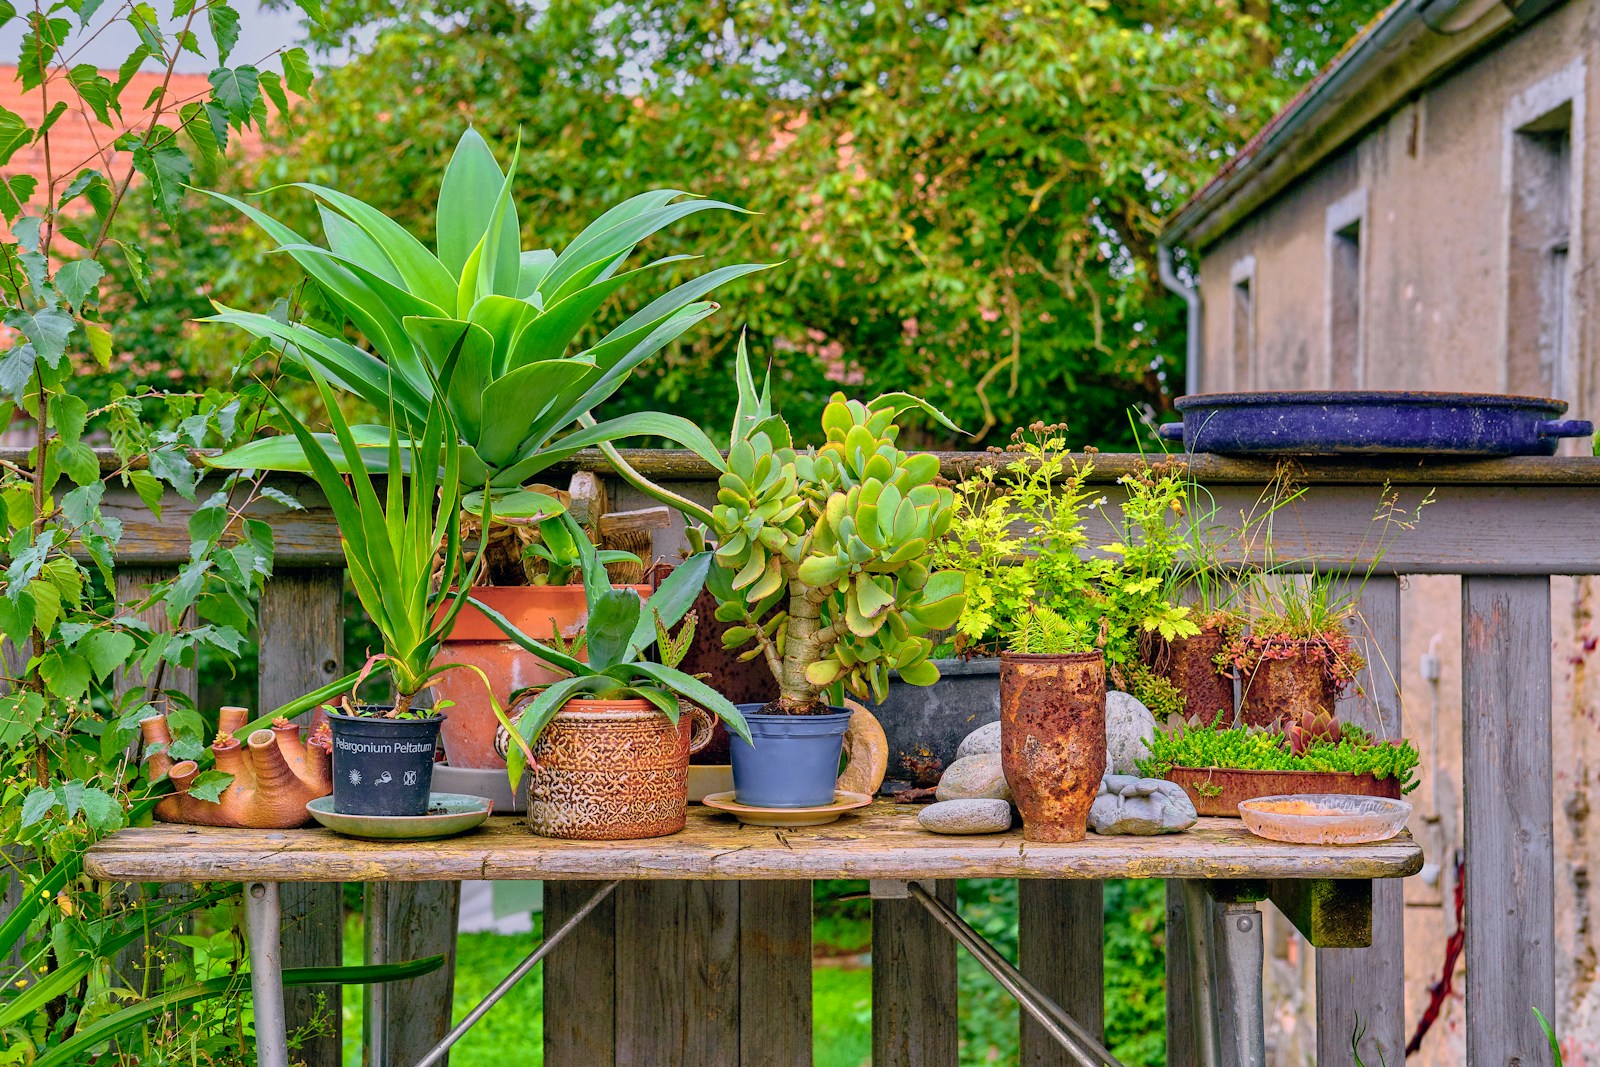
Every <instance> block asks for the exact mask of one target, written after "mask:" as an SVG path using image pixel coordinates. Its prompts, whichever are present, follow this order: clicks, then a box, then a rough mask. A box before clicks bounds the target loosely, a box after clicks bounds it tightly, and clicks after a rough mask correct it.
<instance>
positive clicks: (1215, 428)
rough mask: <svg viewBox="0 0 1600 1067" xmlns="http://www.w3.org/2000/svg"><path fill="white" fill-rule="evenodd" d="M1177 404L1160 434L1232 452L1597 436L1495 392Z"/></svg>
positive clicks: (1436, 448) (1525, 450)
mask: <svg viewBox="0 0 1600 1067" xmlns="http://www.w3.org/2000/svg"><path fill="white" fill-rule="evenodd" d="M1174 406H1175V407H1176V408H1177V409H1178V411H1179V412H1180V413H1181V414H1182V415H1183V422H1181V423H1168V424H1166V425H1165V426H1163V427H1161V436H1162V437H1163V438H1165V439H1166V440H1168V441H1178V440H1181V441H1182V442H1183V448H1184V451H1186V452H1220V453H1226V454H1233V455H1251V454H1275V455H1284V454H1288V455H1342V454H1363V453H1378V454H1383V453H1420V454H1428V455H1461V456H1553V455H1555V452H1556V446H1557V445H1558V444H1559V443H1560V441H1561V439H1562V438H1563V437H1588V436H1589V435H1590V434H1592V433H1593V432H1594V424H1593V423H1590V422H1586V421H1584V420H1582V419H1563V418H1562V417H1561V416H1562V415H1563V414H1565V413H1566V410H1567V405H1566V403H1565V402H1564V401H1561V400H1554V399H1551V398H1549V397H1536V396H1501V395H1499V394H1494V393H1429V392H1409V391H1395V392H1370V391H1366V392H1326V391H1292V392H1279V393H1201V394H1197V395H1194V396H1180V397H1179V398H1178V399H1177V401H1176V402H1175V404H1174Z"/></svg>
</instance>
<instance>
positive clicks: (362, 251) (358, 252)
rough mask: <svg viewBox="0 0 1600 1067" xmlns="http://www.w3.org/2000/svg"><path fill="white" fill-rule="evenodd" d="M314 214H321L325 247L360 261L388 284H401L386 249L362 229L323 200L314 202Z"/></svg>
mask: <svg viewBox="0 0 1600 1067" xmlns="http://www.w3.org/2000/svg"><path fill="white" fill-rule="evenodd" d="M317 214H318V215H319V216H321V218H322V232H323V234H324V235H326V236H327V238H328V247H329V248H332V249H333V250H334V251H335V252H337V253H338V254H339V255H340V256H343V257H344V258H346V259H351V260H355V261H356V262H358V263H361V264H362V265H364V266H365V267H366V268H367V269H368V270H370V271H371V272H372V273H374V274H376V275H378V277H380V278H382V279H383V280H384V281H386V282H389V283H390V284H391V285H398V286H403V285H405V280H404V279H402V278H401V277H400V272H399V271H398V270H396V269H395V266H394V263H393V262H392V261H390V259H389V255H388V253H386V252H385V251H384V250H383V248H382V246H381V245H379V244H378V242H376V241H374V240H373V239H372V238H371V237H369V236H368V235H367V231H366V230H363V229H362V228H361V227H360V226H357V225H356V224H355V223H353V222H351V221H350V220H349V219H347V218H345V217H344V216H343V215H341V214H339V213H338V212H337V211H334V210H333V209H331V208H329V207H327V206H325V205H323V204H318V205H317Z"/></svg>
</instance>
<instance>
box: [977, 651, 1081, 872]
mask: <svg viewBox="0 0 1600 1067" xmlns="http://www.w3.org/2000/svg"><path fill="white" fill-rule="evenodd" d="M1000 766H1001V769H1002V770H1003V771H1004V772H1005V776H1006V784H1007V785H1008V786H1009V787H1010V788H1011V799H1012V801H1013V802H1014V803H1015V804H1016V805H1017V810H1018V811H1020V812H1021V813H1022V836H1023V838H1024V839H1025V840H1028V841H1081V840H1083V837H1084V834H1085V833H1086V832H1087V830H1088V824H1089V808H1090V807H1091V806H1092V805H1093V804H1094V797H1095V793H1096V791H1097V790H1098V789H1099V787H1100V779H1101V777H1102V775H1104V773H1105V769H1106V664H1105V658H1104V657H1103V656H1102V655H1101V654H1100V653H1098V652H1083V653H1069V654H1062V655H1037V654H1028V653H1017V652H1005V653H1002V654H1001V657H1000Z"/></svg>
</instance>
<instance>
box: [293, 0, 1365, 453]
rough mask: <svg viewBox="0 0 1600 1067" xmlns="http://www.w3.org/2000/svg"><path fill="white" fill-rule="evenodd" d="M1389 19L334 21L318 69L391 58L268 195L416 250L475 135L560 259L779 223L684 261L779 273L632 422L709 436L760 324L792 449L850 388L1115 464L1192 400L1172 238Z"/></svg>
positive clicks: (666, 5) (1073, 3)
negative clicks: (767, 265)
mask: <svg viewBox="0 0 1600 1067" xmlns="http://www.w3.org/2000/svg"><path fill="white" fill-rule="evenodd" d="M1379 6H1381V5H1379V4H1378V3H1376V2H1374V0H1328V2H1325V3H1306V2H1298V0H1297V2H1286V3H1280V4H1274V5H1268V4H1267V3H1265V2H1264V0H1221V2H1216V0H1166V2H1162V3H1155V2H1153V0H1148V2H1136V3H1109V2H1105V0H1099V2H1095V0H1090V2H1084V0H1039V2H1036V3H1033V4H1029V5H1023V6H1020V7H1019V6H1018V5H1015V4H1004V3H973V4H968V5H964V6H962V7H960V8H957V9H950V8H949V7H948V6H947V5H946V6H936V5H930V4H925V3H921V2H912V3H907V4H898V3H897V4H890V3H871V2H861V3H831V2H830V3H821V2H814V3H798V4H790V3H757V2H746V3H737V4H727V3H721V4H704V3H686V2H660V0H658V2H633V3H627V4H613V3H598V2H594V0H552V2H551V3H549V4H536V5H527V4H516V3H510V2H507V0H471V2H465V0H388V2H385V3H374V2H373V0H336V2H335V3H334V4H333V5H332V6H331V9H330V17H329V19H328V23H327V26H328V29H327V30H326V31H325V32H326V33H327V35H328V39H329V40H330V41H335V42H339V43H343V42H344V41H345V40H347V39H348V35H349V33H350V32H351V31H352V30H354V29H357V28H366V29H368V30H371V29H372V28H374V27H375V28H376V30H377V32H376V38H375V42H374V44H373V46H372V48H371V49H370V51H369V52H367V53H366V54H363V55H360V56H357V57H355V58H353V59H352V60H351V61H350V62H349V63H348V65H346V66H344V67H342V68H340V69H337V70H334V71H332V72H330V74H329V76H328V77H326V78H324V79H322V80H321V81H319V87H318V93H317V96H316V99H315V101H314V102H313V104H312V106H311V108H310V109H309V111H308V112H307V113H306V115H305V117H304V119H303V121H300V122H299V123H298V125H297V130H296V132H295V133H294V134H293V135H292V137H290V138H289V139H286V140H285V145H286V147H287V146H288V145H290V144H292V152H288V153H285V154H284V155H283V156H281V157H279V158H277V159H275V160H274V161H273V163H272V164H271V166H270V170H271V173H270V174H269V175H268V176H267V177H268V178H269V179H270V180H273V181H276V180H280V179H287V178H310V179H312V180H317V181H322V182H325V183H327V184H331V185H335V186H338V187H345V188H360V189H362V190H363V197H364V198H365V199H367V200H368V201H369V202H371V203H374V204H376V205H378V206H380V207H382V208H383V209H384V210H385V211H387V212H389V213H391V214H393V215H395V216H396V217H398V218H400V219H401V220H402V221H410V222H412V223H413V224H414V226H415V227H416V228H417V229H418V230H419V231H420V232H423V233H426V232H428V231H429V229H430V228H431V225H432V221H431V218H430V217H429V213H430V212H431V210H432V205H433V203H434V201H435V199H436V193H437V189H436V188H433V187H432V183H434V182H435V181H436V180H437V177H436V176H437V175H438V174H439V173H440V171H441V170H442V165H441V164H442V162H443V160H444V159H445V158H446V156H447V155H448V153H449V150H450V147H451V145H452V144H453V143H454V141H455V139H456V137H457V136H459V133H460V127H461V123H462V121H463V119H470V120H471V121H472V122H474V123H476V124H477V126H478V127H479V128H480V129H482V130H483V131H484V133H485V135H486V136H488V137H489V138H490V139H491V140H494V141H498V142H503V143H510V142H511V141H512V140H513V139H514V138H515V137H516V136H517V134H518V132H519V131H520V132H521V135H522V144H523V156H524V169H525V172H526V173H528V174H530V175H531V176H532V178H533V180H532V181H530V182H525V183H523V184H522V185H521V186H520V187H519V188H520V189H521V190H522V196H523V198H524V214H525V216H526V218H527V222H526V224H525V225H526V227H527V228H529V229H531V230H533V231H534V235H533V236H534V237H535V238H536V240H537V241H538V242H539V243H540V244H555V245H559V244H560V243H561V242H563V241H565V240H567V239H569V238H570V237H571V236H572V235H573V234H575V233H576V232H577V230H578V228H579V227H580V226H581V225H582V223H583V222H584V221H585V220H587V219H589V218H592V217H594V215H595V214H596V213H597V212H598V211H599V210H601V209H603V208H604V207H605V206H607V205H610V204H614V203H617V202H619V201H620V200H622V199H624V198H625V197H627V196H629V195H631V194H634V193H636V192H638V191H640V190H641V189H645V188H649V187H660V186H673V187H678V188H691V189H695V190H697V191H700V192H703V193H705V194H706V195H709V196H712V197H718V198H723V199H728V200H731V201H733V202H736V203H740V204H743V205H746V206H748V207H751V208H754V209H756V210H757V211H760V212H762V214H760V215H756V216H729V217H726V218H711V217H706V218H702V219H697V220H695V221H696V227H695V229H696V231H697V232H687V231H686V233H685V235H684V237H683V246H684V247H685V248H695V249H714V250H719V251H720V250H722V249H726V250H727V253H728V254H735V255H740V256H745V257H751V258H761V259H775V258H783V259H785V260H787V263H786V264H785V265H784V266H783V267H780V268H779V269H778V270H776V271H774V272H772V273H771V274H769V275H766V276H763V277H761V278H758V279H752V280H751V281H750V283H749V284H746V285H742V286H738V287H729V288H728V289H727V290H725V291H722V292H720V293H719V298H720V299H724V300H726V301H727V302H728V304H729V307H728V308H727V310H726V311H725V312H724V313H723V314H722V315H719V316H718V317H717V321H716V323H715V324H713V326H712V328H711V329H709V330H707V331H705V332H703V333H698V334H697V335H696V336H695V338H694V339H692V340H688V341H685V342H682V343H681V344H680V345H679V346H677V347H676V348H675V349H674V350H673V351H672V353H671V355H670V358H668V359H666V360H660V361H657V362H656V363H655V364H654V365H653V366H652V368H651V369H650V370H649V371H647V373H645V374H643V375H641V376H640V377H639V378H638V379H637V380H636V381H635V382H633V383H631V384H630V386H629V393H627V394H624V396H623V397H621V398H619V399H622V400H623V401H624V404H623V406H629V405H631V406H660V407H666V408H669V409H672V410H676V411H678V412H679V413H681V414H684V415H687V416H689V417H690V418H693V419H696V420H697V421H702V422H705V423H709V424H711V425H717V424H719V423H720V421H721V420H720V418H718V417H717V416H718V413H720V412H723V411H726V410H730V409H731V407H732V401H733V392H732V389H733V387H732V380H731V375H730V374H729V373H728V368H729V367H730V366H731V362H732V345H733V340H734V337H735V334H736V331H737V330H738V328H739V327H740V326H741V325H742V324H745V323H748V324H749V326H750V328H751V329H752V331H753V343H754V347H755V349H756V351H758V352H760V353H762V354H763V355H766V354H769V353H770V355H771V357H772V359H773V360H774V362H775V369H776V374H775V381H776V383H777V388H778V389H779V390H780V391H781V393H782V395H783V401H784V406H785V408H786V410H788V411H790V412H791V414H792V415H793V416H794V417H795V420H796V422H797V423H799V424H810V423H812V422H813V421H814V418H815V416H816V415H817V414H819V413H820V409H821V407H822V405H823V403H825V401H826V398H827V396H828V395H829V394H830V393H831V392H832V390H833V389H834V388H837V387H838V384H839V383H841V382H843V383H846V384H849V385H852V386H854V387H855V388H856V390H857V391H868V392H871V393H876V392H881V391H890V390H906V391H910V392H913V393H915V394H917V395H920V396H923V397H926V398H927V399H928V400H929V401H930V402H932V403H934V404H935V405H937V406H938V407H940V408H941V409H943V410H945V411H947V412H948V413H949V414H950V415H951V416H952V417H953V418H954V419H955V421H956V422H957V423H958V424H959V425H961V426H962V427H964V428H966V429H969V430H973V431H977V432H979V433H981V434H982V435H983V439H984V440H985V441H986V442H987V441H988V440H1000V439H1003V437H1004V434H1005V433H1007V432H1009V430H1010V429H1011V428H1012V427H1013V426H1015V425H1019V424H1023V423H1027V422H1031V421H1033V420H1034V419H1036V418H1044V419H1046V420H1054V419H1068V420H1070V421H1072V422H1073V424H1074V427H1075V429H1076V430H1077V431H1078V436H1080V437H1081V438H1084V439H1088V440H1094V441H1098V442H1100V443H1102V444H1105V445H1112V444H1117V443H1122V442H1126V441H1127V440H1128V435H1129V433H1130V431H1129V428H1128V426H1127V423H1126V420H1125V418H1123V416H1122V415H1121V412H1122V411H1123V410H1124V409H1125V408H1126V406H1127V404H1128V403H1130V402H1137V403H1144V404H1149V405H1151V406H1155V407H1159V406H1161V405H1162V404H1163V403H1164V400H1165V397H1166V395H1167V393H1168V391H1169V387H1170V386H1171V385H1172V384H1174V383H1176V382H1177V381H1179V380H1180V379H1181V361H1182V347H1183V346H1182V317H1181V314H1180V313H1179V312H1180V307H1181V305H1179V304H1178V303H1177V302H1176V301H1175V300H1174V299H1173V298H1171V297H1170V296H1169V295H1167V294H1166V293H1165V292H1164V291H1162V290H1161V289H1160V286H1159V284H1158V282H1157V281H1156V272H1155V269H1154V258H1155V236H1156V233H1157V230H1158V227H1159V220H1160V219H1161V218H1162V217H1163V216H1165V215H1166V214H1168V213H1169V212H1170V211H1171V210H1172V209H1173V208H1174V207H1175V206H1176V204H1177V203H1179V202H1180V201H1181V200H1182V199H1183V198H1184V197H1185V196H1186V195H1188V194H1189V193H1190V192H1191V191H1192V190H1193V189H1194V188H1196V186H1197V185H1198V184H1199V183H1200V182H1202V181H1203V180H1204V179H1205V178H1206V177H1208V176H1209V175H1210V174H1211V173H1212V172H1214V171H1215V170H1216V169H1217V168H1218V167H1219V166H1220V165H1221V164H1222V163H1223V162H1224V161H1225V160H1226V158H1227V157H1228V156H1229V154H1231V153H1232V152H1233V151H1234V150H1235V149H1236V148H1237V146H1238V145H1239V144H1240V143H1242V141H1243V139H1244V138H1245V137H1247V136H1248V135H1249V134H1250V133H1251V132H1253V131H1254V129H1256V128H1257V127H1258V126H1259V125H1260V124H1261V123H1262V122H1263V121H1264V120H1265V119H1266V117H1268V116H1269V115H1270V114H1271V113H1272V112H1273V111H1274V110H1276V109H1277V108H1278V107H1279V106H1280V105H1281V104H1282V103H1283V102H1284V101H1285V100H1286V99H1287V97H1288V95H1289V93H1290V92H1291V91H1292V90H1293V89H1294V88H1295V87H1296V86H1297V85H1298V84H1299V83H1300V82H1301V81H1303V80H1304V78H1305V77H1307V76H1308V75H1309V73H1310V72H1311V71H1312V70H1314V69H1315V68H1316V67H1317V66H1318V65H1319V64H1320V63H1322V62H1323V61H1324V60H1325V59H1326V58H1327V57H1328V56H1330V55H1331V54H1332V52H1333V51H1334V50H1335V49H1336V48H1337V47H1338V46H1339V45H1340V44H1341V43H1342V42H1343V41H1344V40H1345V39H1346V37H1348V36H1349V34H1350V33H1351V32H1353V30H1354V28H1356V27H1357V26H1359V25H1360V24H1361V23H1362V22H1364V21H1365V20H1366V19H1367V18H1368V17H1370V15H1371V14H1372V13H1373V12H1374V11H1376V10H1377V8H1378V7H1379ZM952 10H954V11H955V12H956V13H952ZM408 212H409V213H410V214H411V216H412V217H411V219H409V220H408V219H407V218H406V215H407V213H408ZM306 224H307V225H308V226H309V225H310V224H311V223H310V220H307V223H306ZM675 250H677V249H676V248H675V247H674V246H673V245H672V244H671V243H670V242H666V241H662V242H660V243H659V245H658V247H656V248H654V249H653V250H652V251H654V252H655V253H656V254H662V255H664V254H667V253H669V252H672V251H675ZM808 410H809V411H810V414H807V411H808ZM922 431H923V434H924V436H923V440H924V441H925V442H930V443H946V444H953V443H955V441H956V440H958V439H957V438H954V437H952V436H950V435H948V434H945V433H944V432H943V431H940V430H939V429H938V428H937V427H935V426H933V425H932V424H931V423H925V424H924V425H923V426H922Z"/></svg>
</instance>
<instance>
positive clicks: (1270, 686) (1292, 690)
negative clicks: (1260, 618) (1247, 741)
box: [1239, 656, 1339, 726]
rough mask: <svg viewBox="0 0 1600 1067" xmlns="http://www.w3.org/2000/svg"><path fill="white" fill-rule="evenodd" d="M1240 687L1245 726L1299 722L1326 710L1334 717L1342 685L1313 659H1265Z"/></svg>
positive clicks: (1244, 677)
mask: <svg viewBox="0 0 1600 1067" xmlns="http://www.w3.org/2000/svg"><path fill="white" fill-rule="evenodd" d="M1241 683H1242V684H1241V690H1242V694H1243V695H1242V697H1241V699H1240V701H1239V721H1240V722H1241V723H1243V724H1244V725H1246V726H1271V725H1272V724H1273V723H1275V722H1278V721H1279V720H1284V719H1287V720H1288V721H1290V722H1299V721H1300V719H1301V717H1302V716H1312V717H1314V716H1315V715H1316V714H1317V712H1318V711H1323V710H1325V711H1327V712H1328V713H1330V714H1332V712H1333V710H1334V704H1335V703H1336V702H1337V701H1338V699H1339V684H1338V683H1337V682H1335V681H1334V680H1333V679H1332V678H1330V677H1328V672H1327V670H1326V669H1325V668H1324V667H1323V665H1322V663H1321V661H1319V660H1317V659H1313V658H1310V657H1306V658H1301V657H1298V656H1296V657H1292V658H1289V659H1264V660H1262V661H1261V662H1259V663H1257V664H1256V665H1255V668H1254V669H1253V670H1250V671H1248V672H1246V673H1245V674H1244V676H1243V678H1242V679H1241Z"/></svg>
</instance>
